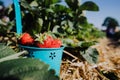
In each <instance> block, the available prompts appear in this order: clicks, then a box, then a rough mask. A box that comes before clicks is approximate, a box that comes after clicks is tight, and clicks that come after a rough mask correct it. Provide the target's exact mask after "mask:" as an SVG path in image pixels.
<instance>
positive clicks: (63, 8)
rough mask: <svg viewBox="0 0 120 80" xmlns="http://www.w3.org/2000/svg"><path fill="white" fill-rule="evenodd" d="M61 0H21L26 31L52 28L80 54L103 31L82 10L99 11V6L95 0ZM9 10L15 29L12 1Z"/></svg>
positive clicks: (68, 45) (35, 32) (13, 29)
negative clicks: (62, 0)
mask: <svg viewBox="0 0 120 80" xmlns="http://www.w3.org/2000/svg"><path fill="white" fill-rule="evenodd" d="M60 2H61V0H51V1H48V0H43V1H39V0H31V1H30V0H21V1H20V7H21V14H22V25H23V33H24V32H28V33H29V34H31V35H32V36H34V35H35V34H37V33H44V32H46V31H47V32H48V31H51V32H52V33H53V34H54V35H55V36H56V37H59V38H61V39H62V41H63V45H64V46H65V47H66V48H71V47H72V48H73V52H76V50H78V51H77V52H78V53H77V54H79V53H80V52H81V51H83V52H85V50H87V49H88V48H89V47H90V46H91V45H93V44H94V42H95V40H96V39H97V38H99V37H101V36H102V35H103V33H102V32H101V31H99V30H98V29H96V28H95V27H94V25H93V24H90V23H88V21H87V18H86V16H84V13H83V11H84V10H88V11H99V7H98V6H97V5H96V4H95V3H94V2H92V1H87V2H85V3H83V4H81V2H80V0H74V1H72V0H64V2H65V3H66V5H63V4H61V3H60ZM90 6H91V7H90ZM6 13H7V15H8V16H9V18H10V22H13V23H12V28H10V29H11V31H15V24H14V21H15V16H14V15H13V14H14V8H13V5H11V6H10V7H8V8H7V9H6ZM98 33H99V34H98ZM89 57H90V56H89Z"/></svg>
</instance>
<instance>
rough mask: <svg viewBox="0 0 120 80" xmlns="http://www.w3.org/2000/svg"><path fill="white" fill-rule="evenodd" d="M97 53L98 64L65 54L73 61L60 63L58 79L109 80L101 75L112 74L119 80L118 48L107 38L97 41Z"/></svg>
mask: <svg viewBox="0 0 120 80" xmlns="http://www.w3.org/2000/svg"><path fill="white" fill-rule="evenodd" d="M92 47H94V48H97V49H98V51H99V55H100V57H99V62H98V63H97V64H89V63H88V62H87V61H82V60H80V59H78V58H77V57H76V56H73V55H72V54H71V53H69V54H68V53H67V54H68V55H69V56H71V57H73V60H69V59H67V60H65V61H62V65H61V72H60V78H61V80H110V79H109V78H107V77H106V76H104V75H103V74H101V71H102V72H103V73H109V72H112V73H114V74H115V75H116V76H117V77H118V80H120V46H116V42H113V41H111V40H109V39H107V38H103V39H100V40H99V43H98V44H97V45H95V46H92Z"/></svg>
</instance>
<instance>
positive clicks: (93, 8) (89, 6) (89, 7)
mask: <svg viewBox="0 0 120 80" xmlns="http://www.w3.org/2000/svg"><path fill="white" fill-rule="evenodd" d="M79 9H80V10H88V11H99V7H98V6H97V5H96V4H95V3H94V2H92V1H87V2H85V3H83V4H82V5H81V6H80V8H79Z"/></svg>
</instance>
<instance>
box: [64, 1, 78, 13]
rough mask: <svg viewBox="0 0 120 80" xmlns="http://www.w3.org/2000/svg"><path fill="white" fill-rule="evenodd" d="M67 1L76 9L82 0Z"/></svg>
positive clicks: (70, 6)
mask: <svg viewBox="0 0 120 80" xmlns="http://www.w3.org/2000/svg"><path fill="white" fill-rule="evenodd" d="M65 2H66V3H67V5H68V6H69V8H71V9H72V10H74V11H75V10H76V9H77V8H78V7H79V6H80V0H65Z"/></svg>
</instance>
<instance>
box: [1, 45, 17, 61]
mask: <svg viewBox="0 0 120 80" xmlns="http://www.w3.org/2000/svg"><path fill="white" fill-rule="evenodd" d="M12 54H15V51H14V50H13V49H11V48H10V47H8V46H5V45H4V44H3V43H0V59H1V58H3V57H6V56H9V55H12Z"/></svg>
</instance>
